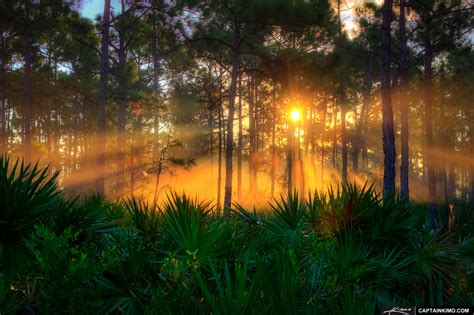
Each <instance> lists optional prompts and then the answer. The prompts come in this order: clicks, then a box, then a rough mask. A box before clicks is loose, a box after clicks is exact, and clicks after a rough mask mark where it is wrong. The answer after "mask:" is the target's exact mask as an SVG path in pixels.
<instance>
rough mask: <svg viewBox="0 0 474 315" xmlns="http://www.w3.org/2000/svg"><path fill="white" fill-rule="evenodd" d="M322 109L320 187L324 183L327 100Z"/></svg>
mask: <svg viewBox="0 0 474 315" xmlns="http://www.w3.org/2000/svg"><path fill="white" fill-rule="evenodd" d="M322 104H323V109H322V112H323V114H322V118H321V120H322V121H321V175H320V176H321V189H322V188H323V185H324V159H325V154H326V150H325V148H324V145H325V141H326V138H325V136H326V133H325V131H326V114H327V102H326V101H323V102H322Z"/></svg>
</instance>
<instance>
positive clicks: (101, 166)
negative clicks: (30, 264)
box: [96, 0, 110, 195]
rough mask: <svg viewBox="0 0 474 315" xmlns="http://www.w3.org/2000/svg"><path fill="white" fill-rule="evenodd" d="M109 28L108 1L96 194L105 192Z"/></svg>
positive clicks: (103, 32)
mask: <svg viewBox="0 0 474 315" xmlns="http://www.w3.org/2000/svg"><path fill="white" fill-rule="evenodd" d="M109 27H110V0H105V1H104V17H103V20H102V43H101V45H102V48H101V60H100V82H99V99H98V137H97V181H96V190H97V193H98V194H102V195H103V194H104V192H105V136H106V117H105V102H106V98H107V80H108V75H109V65H108V64H109V54H108V50H109Z"/></svg>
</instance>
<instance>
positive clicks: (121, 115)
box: [116, 1, 134, 194]
mask: <svg viewBox="0 0 474 315" xmlns="http://www.w3.org/2000/svg"><path fill="white" fill-rule="evenodd" d="M124 14H125V4H124V2H123V1H122V13H121V15H120V17H119V21H118V22H119V25H118V26H116V28H117V33H118V38H119V45H118V71H117V76H118V78H117V81H118V93H117V97H118V102H117V103H118V104H117V105H118V119H117V157H116V158H117V177H116V181H117V182H116V193H118V194H120V193H121V191H122V190H123V189H124V188H125V186H126V185H125V156H126V149H125V147H126V139H125V138H126V130H125V129H126V123H127V107H128V101H127V94H128V91H127V90H128V87H127V83H126V80H127V79H126V76H127V73H126V72H125V66H126V63H127V51H126V47H125V33H126V29H125V28H124V25H120V24H121V23H120V22H121V21H120V19H123V18H125V16H124ZM122 23H123V22H122ZM131 152H134V150H132V151H131ZM132 161H133V157H132ZM133 168H134V166H133V164H132V165H130V169H131V171H130V172H131V174H132V175H131V179H132V180H133V181H134V172H133Z"/></svg>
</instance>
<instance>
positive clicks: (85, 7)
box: [80, 0, 119, 19]
mask: <svg viewBox="0 0 474 315" xmlns="http://www.w3.org/2000/svg"><path fill="white" fill-rule="evenodd" d="M111 2H112V8H118V6H119V0H112V1H111ZM103 11H104V0H85V1H84V2H83V4H82V7H81V9H80V12H81V14H82V16H84V17H86V18H89V19H94V18H95V17H96V16H97V14H102V12H103Z"/></svg>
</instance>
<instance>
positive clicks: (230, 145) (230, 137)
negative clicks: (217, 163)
mask: <svg viewBox="0 0 474 315" xmlns="http://www.w3.org/2000/svg"><path fill="white" fill-rule="evenodd" d="M237 24H238V23H236V26H237ZM239 49H240V34H239V27H238V26H237V27H236V30H235V34H234V43H233V51H232V70H231V79H230V87H229V114H228V117H227V135H226V151H225V188H224V212H225V215H229V213H230V206H231V203H232V155H233V151H234V112H235V96H236V92H237V79H238V76H239V64H240V53H239Z"/></svg>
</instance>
